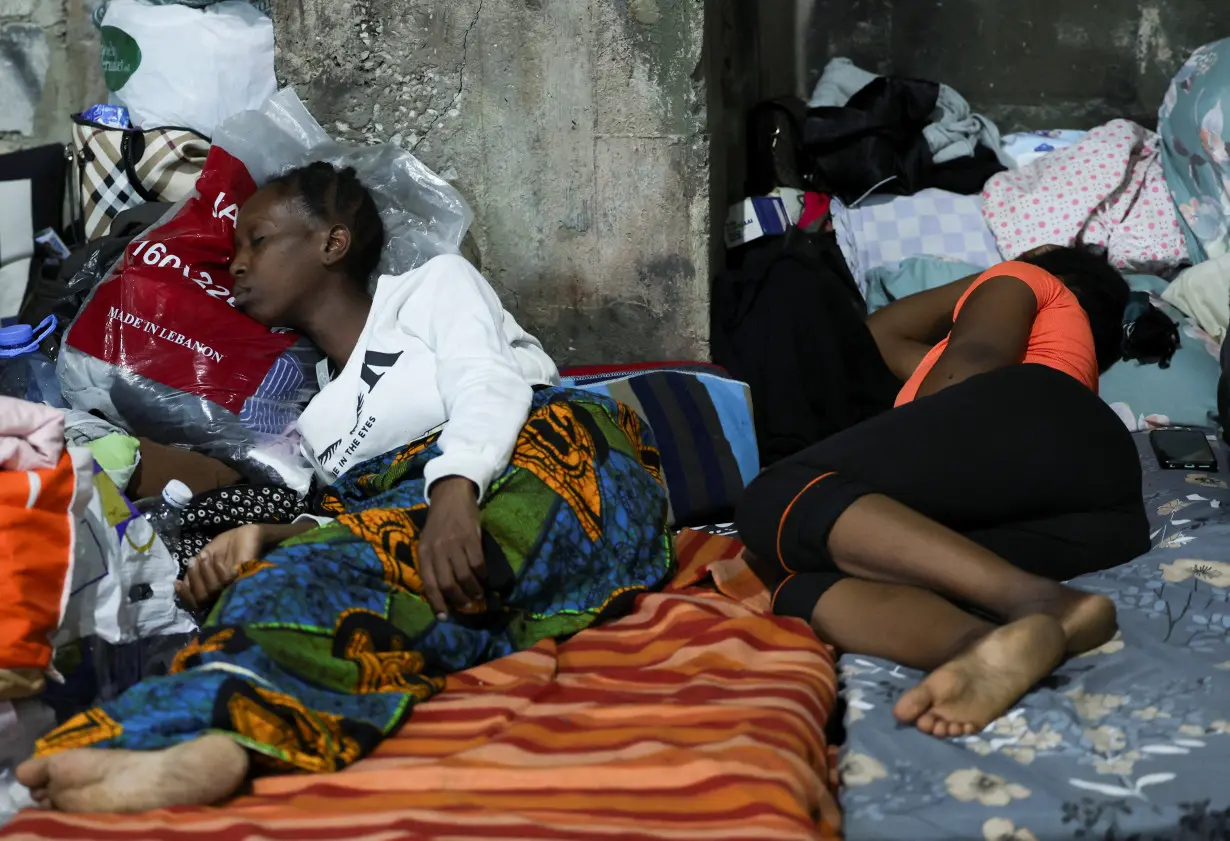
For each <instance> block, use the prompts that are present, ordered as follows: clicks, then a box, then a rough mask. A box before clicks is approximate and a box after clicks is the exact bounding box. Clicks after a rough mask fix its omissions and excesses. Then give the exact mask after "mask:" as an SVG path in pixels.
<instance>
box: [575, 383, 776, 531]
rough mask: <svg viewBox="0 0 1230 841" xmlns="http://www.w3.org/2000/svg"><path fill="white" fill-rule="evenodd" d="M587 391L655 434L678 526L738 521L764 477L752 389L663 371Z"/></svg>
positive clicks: (672, 514) (673, 520)
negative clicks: (739, 509)
mask: <svg viewBox="0 0 1230 841" xmlns="http://www.w3.org/2000/svg"><path fill="white" fill-rule="evenodd" d="M579 387H580V388H581V389H583V390H585V391H592V392H594V393H597V394H602V395H605V396H607V397H610V398H611V399H613V400H618V401H619V402H620V403H623V404H624V405H625V406H627V407H629V408H630V409H633V410H634V411H635V412H636V413H637V414H638V415H640V416H641V418H642V419H643V420H644V421H645V422H646V423H648V424H649V426H650V428H651V429H653V434H654V438H655V439H656V440H657V443H658V451H659V452H660V453H661V455H662V474H663V478H664V479H665V480H666V488H667V492H668V495H669V497H670V507H671V511H670V522H671V523H672V524H673V525H674V526H677V527H679V528H686V527H688V526H701V525H709V524H712V523H728V522H730V521H731V519H733V517H734V510H735V504H736V503H737V502H738V501H739V497H740V496H742V494H743V488H744V487H746V486H747V484H748V483H749V482H751V481H752V479H754V478H755V477H756V474H757V473H759V472H760V456H759V454H758V450H757V448H756V429H755V426H754V424H753V422H752V395H751V391H750V390H749V389H748V387H747V386H746V385H744V384H743V383H741V382H738V381H737V380H732V379H727V378H725V377H718V376H714V375H712V374H697V373H687V372H683V371H663V370H659V371H649V372H646V373H641V374H635V375H633V376H630V377H624V378H622V379H615V380H608V381H606V382H598V383H589V384H584V385H580V386H579Z"/></svg>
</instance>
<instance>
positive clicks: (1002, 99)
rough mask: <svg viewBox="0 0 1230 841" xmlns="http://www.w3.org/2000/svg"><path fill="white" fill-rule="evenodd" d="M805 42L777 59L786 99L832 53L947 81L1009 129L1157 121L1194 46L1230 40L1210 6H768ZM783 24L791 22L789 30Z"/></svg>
mask: <svg viewBox="0 0 1230 841" xmlns="http://www.w3.org/2000/svg"><path fill="white" fill-rule="evenodd" d="M758 5H759V7H760V9H761V11H762V14H764V15H765V16H766V17H771V18H774V19H776V20H778V21H781V20H786V21H787V22H788V23H787V32H796V33H798V38H797V39H790V36H789V35H787V36H786V38H787V39H790V40H794V41H795V43H794V48H793V49H783V50H781V51H780V52H779V53H777V54H776V55H773V54H766V59H767V61H768V65H769V67H768V68H767V69H766V71H765V72H766V77H767V79H768V82H769V85H770V87H772V88H774V89H775V90H774V91H773V92H775V93H787V92H792V93H793V92H797V93H799V94H803V93H805V92H808V91H810V87H811V85H812V84H814V82H815V80H816V79H817V78H818V77H819V74H820V71H821V69H822V68H823V67H824V64H825V62H826V61H827V60H828V59H829V58H830V57H833V56H841V55H844V56H848V57H849V58H851V59H853V60H854V61H855V63H857V64H860V65H862V66H865V67H867V68H868V69H871V70H876V71H878V72H882V73H896V74H899V75H909V76H917V77H921V78H926V79H934V80H936V81H941V82H946V83H948V84H950V85H952V86H953V87H954V88H956V89H957V90H958V91H960V92H961V93H962V94H964V95H965V96H966V98H968V99H969V100H970V101H971V103H973V104H974V105H975V106H976V107H977V108H979V109H980V110H982V111H983V112H984V113H986V114H988V115H989V116H991V117H992V118H994V119H995V120H997V121H998V122H1000V124H1001V128H1004V129H1006V130H1012V129H1017V128H1023V127H1028V128H1047V127H1051V128H1054V127H1066V128H1089V127H1092V126H1094V125H1098V124H1099V123H1102V122H1105V121H1107V120H1109V119H1112V118H1114V117H1120V116H1125V117H1129V118H1131V119H1134V120H1136V121H1137V122H1140V123H1142V124H1145V125H1150V126H1152V125H1153V124H1154V123H1155V122H1156V119H1157V117H1156V115H1157V109H1158V106H1159V105H1160V104H1161V100H1162V96H1163V94H1164V93H1165V91H1166V86H1167V85H1168V84H1169V81H1170V79H1171V77H1172V76H1173V75H1174V72H1175V71H1176V70H1177V69H1178V67H1179V66H1180V65H1181V64H1182V63H1183V61H1184V60H1185V59H1186V58H1187V56H1188V55H1189V54H1190V53H1191V51H1192V50H1193V49H1195V48H1196V47H1198V46H1200V45H1201V44H1205V43H1208V42H1210V41H1214V40H1217V39H1218V38H1224V37H1226V36H1228V35H1230V3H1226V2H1211V0H1093V1H1092V2H1068V0H1038V2H1034V3H1023V2H1020V0H759V3H758ZM778 25H780V24H778Z"/></svg>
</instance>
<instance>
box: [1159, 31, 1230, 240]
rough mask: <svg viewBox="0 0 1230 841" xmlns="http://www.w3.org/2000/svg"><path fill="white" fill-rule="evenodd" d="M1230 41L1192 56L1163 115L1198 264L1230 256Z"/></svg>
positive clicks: (1167, 152) (1173, 185)
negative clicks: (1228, 126) (1228, 254)
mask: <svg viewBox="0 0 1230 841" xmlns="http://www.w3.org/2000/svg"><path fill="white" fill-rule="evenodd" d="M1227 125H1230V38H1226V39H1223V40H1221V41H1216V42H1214V43H1212V44H1207V45H1205V46H1203V47H1201V48H1200V49H1198V50H1196V51H1195V52H1194V53H1192V56H1191V58H1189V59H1188V60H1187V63H1186V64H1184V65H1183V69H1181V70H1180V71H1179V73H1178V75H1176V76H1175V77H1174V81H1172V82H1171V84H1170V89H1169V90H1168V91H1166V98H1165V100H1164V101H1163V102H1162V107H1161V110H1160V111H1159V112H1158V132H1159V133H1160V134H1161V136H1162V166H1163V167H1164V171H1165V173H1166V185H1167V186H1168V187H1169V188H1170V194H1171V196H1172V197H1173V198H1174V202H1175V205H1176V206H1177V207H1178V208H1179V217H1180V219H1181V220H1182V225H1183V230H1184V233H1185V234H1186V235H1187V248H1188V251H1189V253H1190V256H1191V261H1192V263H1201V262H1204V261H1205V260H1208V259H1211V258H1213V257H1220V256H1221V255H1223V254H1227V253H1230V142H1228V141H1230V132H1228V131H1227Z"/></svg>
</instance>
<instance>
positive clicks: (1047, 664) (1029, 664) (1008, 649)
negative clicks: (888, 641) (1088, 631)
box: [893, 614, 1065, 739]
mask: <svg viewBox="0 0 1230 841" xmlns="http://www.w3.org/2000/svg"><path fill="white" fill-rule="evenodd" d="M1064 642H1065V637H1064V631H1063V628H1062V627H1061V626H1060V624H1059V623H1058V622H1057V621H1055V619H1053V618H1052V617H1050V616H1043V615H1040V614H1038V615H1034V616H1026V617H1025V618H1023V619H1018V620H1017V621H1015V622H1013V623H1011V624H1010V625H1004V626H1003V627H1001V628H996V629H995V630H994V631H991V633H989V634H987V635H986V636H984V637H983V638H982V639H980V640H979V641H978V642H976V643H974V644H973V645H972V646H970V647H969V648H968V649H966V650H965V651H964V652H962V653H961V654H959V655H957V656H956V657H954V658H953V659H952V660H950V661H948V662H947V663H945V664H944V665H942V666H940V667H939V668H938V669H936V670H935V671H933V672H932V673H931V674H929V675H927V677H926V678H925V679H924V680H923V682H922V683H920V684H918V686H915V687H914V688H913V689H911V690H909V691H908V692H906V693H905V694H904V695H902V696H901V700H899V701H898V702H897V705H896V706H895V707H894V708H893V715H895V716H896V717H897V719H898V720H899V721H900V722H902V723H903V724H913V725H914V726H915V727H917V728H918V729H919V730H921V731H923V732H924V733H929V734H930V735H932V736H935V737H937V738H940V739H945V738H951V737H954V736H969V735H971V734H972V733H976V732H978V731H980V730H982V728H984V727H986V726H987V725H988V724H990V723H991V722H992V721H994V720H995V719H997V718H999V717H1000V716H1001V715H1003V714H1004V713H1005V712H1007V711H1008V709H1010V708H1011V707H1012V705H1013V704H1015V703H1016V702H1017V701H1018V700H1019V699H1020V698H1021V697H1022V696H1023V695H1024V694H1025V693H1026V692H1028V691H1029V690H1030V688H1032V687H1033V685H1034V684H1035V683H1037V682H1038V681H1039V680H1041V679H1042V678H1043V677H1045V676H1046V675H1048V674H1050V673H1051V671H1052V670H1053V669H1054V668H1055V667H1056V666H1058V665H1059V664H1060V662H1062V660H1063V656H1064Z"/></svg>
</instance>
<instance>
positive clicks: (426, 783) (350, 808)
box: [0, 531, 840, 841]
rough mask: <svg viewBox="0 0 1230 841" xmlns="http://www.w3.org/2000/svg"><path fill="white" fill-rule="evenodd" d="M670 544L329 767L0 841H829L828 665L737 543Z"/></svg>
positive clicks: (833, 818) (30, 826)
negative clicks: (230, 793)
mask: <svg viewBox="0 0 1230 841" xmlns="http://www.w3.org/2000/svg"><path fill="white" fill-rule="evenodd" d="M678 545H679V560H680V572H679V575H678V576H677V577H676V579H675V581H674V582H673V583H672V585H671V586H670V587H669V588H668V589H667V590H666V591H665V592H663V593H658V594H652V595H646V596H642V597H641V598H640V599H639V601H638V602H637V606H636V609H635V610H634V611H633V612H632V613H631V614H630V615H629V616H627V617H625V618H623V619H621V620H619V621H616V622H613V623H611V624H609V625H606V626H603V627H599V628H593V629H590V630H586V631H583V632H582V633H580V634H578V635H577V636H576V637H573V638H572V639H570V640H568V641H566V642H563V643H559V644H557V643H555V642H551V641H546V642H543V643H540V644H539V645H537V646H535V647H534V648H532V649H530V650H528V651H525V652H522V653H520V654H518V655H515V656H513V657H508V658H505V659H503V660H498V661H496V662H493V663H490V664H488V665H485V666H482V667H479V668H476V669H471V670H469V671H467V672H464V673H462V674H458V675H454V676H452V677H450V678H449V680H448V685H447V688H446V690H445V691H444V692H443V693H442V694H440V695H438V696H436V697H435V698H433V699H432V700H431V701H429V702H427V703H425V704H423V705H422V706H419V707H417V708H416V709H415V713H414V715H413V716H412V717H411V719H410V721H409V722H408V723H407V725H406V726H405V727H404V728H402V730H401V731H400V732H399V733H398V734H397V736H395V737H394V738H392V739H389V740H388V741H387V742H385V743H384V744H383V745H382V746H381V747H380V748H379V749H378V750H377V751H376V753H375V754H374V755H373V756H371V757H369V758H367V759H364V760H362V761H360V762H359V763H357V764H356V765H354V766H353V767H351V768H349V769H347V770H346V771H344V772H342V773H339V774H330V775H314V776H307V775H298V776H269V777H261V778H258V779H257V780H256V781H255V783H254V786H253V790H252V792H251V794H250V795H248V796H244V797H241V798H239V799H238V800H236V801H234V802H233V803H231V804H229V805H228V806H226V807H225V808H224V809H221V810H219V809H176V810H173V811H164V812H157V813H151V814H147V815H130V816H122V815H61V814H56V813H51V812H35V811H31V812H24V813H22V814H21V815H19V816H18V817H17V818H16V819H15V820H14V821H13V822H12V823H11V824H9V826H7V827H6V828H4V829H3V830H0V837H8V838H45V839H90V841H108V839H114V841H129V839H132V838H134V837H140V838H150V839H175V838H185V839H186V838H198V837H209V838H222V837H225V838H230V839H242V838H300V839H301V838H309V837H310V838H313V839H320V840H321V841H325V839H347V841H350V839H369V838H370V839H377V838H392V837H413V838H420V839H451V841H466V840H467V839H492V838H559V839H565V838H566V839H570V841H583V839H594V841H598V839H610V838H620V839H645V841H649V839H676V840H677V841H684V839H690V838H697V839H747V840H748V841H770V839H782V840H783V841H785V839H799V841H803V839H808V840H809V841H815V840H816V839H824V838H836V837H837V835H836V832H837V830H838V829H839V823H840V818H839V813H838V811H837V809H836V805H835V801H834V798H833V795H832V794H831V792H830V789H829V769H830V765H829V760H830V757H829V751H828V747H827V742H826V738H825V728H826V724H827V722H828V719H829V717H830V714H831V713H832V711H833V707H834V703H835V691H836V689H835V687H836V676H835V674H834V671H833V660H832V655H831V653H830V652H829V650H828V649H827V648H826V647H825V646H824V645H822V644H821V643H819V642H818V641H817V640H816V638H815V635H813V634H812V633H811V631H810V629H809V628H807V626H806V625H804V624H803V623H802V622H798V621H797V620H792V619H781V618H775V617H773V616H770V615H769V614H768V612H767V611H768V605H769V595H768V592H767V591H766V590H765V589H764V586H763V585H762V584H760V582H759V581H758V580H757V579H756V578H755V577H754V576H752V574H751V573H750V572H749V570H748V568H747V566H746V564H744V563H743V561H742V560H741V558H740V554H741V551H742V547H741V546H740V545H739V544H738V543H737V542H736V541H733V540H731V539H729V538H724V537H720V536H716V535H711V534H706V533H701V532H696V531H688V532H684V533H682V535H681V536H680V538H679V544H678Z"/></svg>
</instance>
